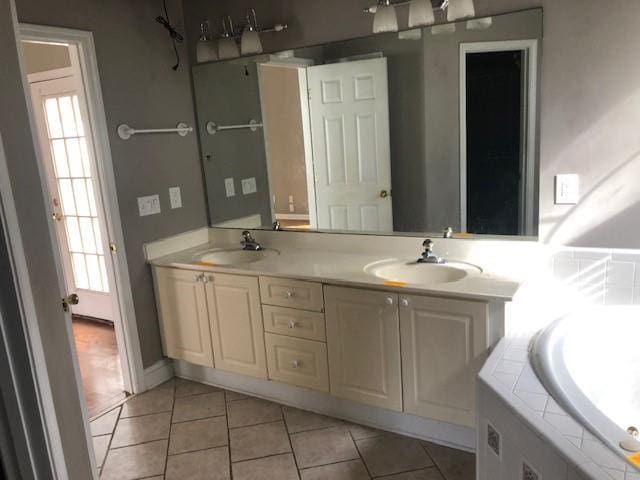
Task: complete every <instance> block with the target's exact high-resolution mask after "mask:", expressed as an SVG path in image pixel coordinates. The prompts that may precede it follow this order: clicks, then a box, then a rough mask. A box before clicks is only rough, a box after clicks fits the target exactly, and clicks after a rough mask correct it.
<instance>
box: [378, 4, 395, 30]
mask: <svg viewBox="0 0 640 480" xmlns="http://www.w3.org/2000/svg"><path fill="white" fill-rule="evenodd" d="M397 31H398V16H397V15H396V9H395V7H394V6H393V5H392V4H391V1H390V0H379V1H378V5H377V8H376V12H375V14H374V16H373V33H385V32H397Z"/></svg>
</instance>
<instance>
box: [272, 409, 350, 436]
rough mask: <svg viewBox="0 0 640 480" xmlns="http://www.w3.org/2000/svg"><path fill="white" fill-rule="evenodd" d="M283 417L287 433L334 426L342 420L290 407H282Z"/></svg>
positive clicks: (340, 423)
mask: <svg viewBox="0 0 640 480" xmlns="http://www.w3.org/2000/svg"><path fill="white" fill-rule="evenodd" d="M282 411H283V412H284V419H285V422H286V424H287V430H288V431H289V433H298V432H306V431H307V430H317V429H318V428H324V427H335V426H337V425H342V423H343V422H342V421H341V420H338V419H337V418H331V417H326V416H324V415H318V414H317V413H312V412H307V411H305V410H300V409H297V408H292V407H282Z"/></svg>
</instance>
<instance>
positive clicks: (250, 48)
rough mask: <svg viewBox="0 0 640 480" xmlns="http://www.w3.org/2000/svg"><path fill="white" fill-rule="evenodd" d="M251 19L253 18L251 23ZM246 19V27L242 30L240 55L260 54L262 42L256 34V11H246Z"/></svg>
mask: <svg viewBox="0 0 640 480" xmlns="http://www.w3.org/2000/svg"><path fill="white" fill-rule="evenodd" d="M251 17H253V23H252V22H251ZM246 18H247V25H246V26H245V27H244V30H242V37H241V40H240V52H241V53H242V55H250V54H255V53H262V42H261V41H260V34H259V33H258V18H257V16H256V11H255V10H254V9H253V8H250V9H248V10H247V15H246Z"/></svg>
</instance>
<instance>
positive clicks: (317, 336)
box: [262, 305, 327, 342]
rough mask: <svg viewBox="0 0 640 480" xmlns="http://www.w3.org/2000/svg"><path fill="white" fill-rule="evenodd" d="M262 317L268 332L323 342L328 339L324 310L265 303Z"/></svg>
mask: <svg viewBox="0 0 640 480" xmlns="http://www.w3.org/2000/svg"><path fill="white" fill-rule="evenodd" d="M262 318H263V319H264V330H265V331H266V332H271V333H280V334H282V335H288V336H291V337H299V338H306V339H309V340H320V341H321V342H325V341H326V339H327V336H326V331H325V323H324V313H322V312H309V311H306V310H297V309H294V308H286V307H274V306H272V305H263V306H262Z"/></svg>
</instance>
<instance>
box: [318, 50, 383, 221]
mask: <svg viewBox="0 0 640 480" xmlns="http://www.w3.org/2000/svg"><path fill="white" fill-rule="evenodd" d="M307 75H308V82H309V105H310V116H311V133H312V138H313V162H314V167H315V175H316V205H317V213H318V228H320V229H331V230H349V231H365V232H392V231H393V216H392V208H391V207H392V205H391V194H390V189H391V156H390V146H389V91H388V78H387V59H386V58H374V59H369V60H358V61H351V62H341V63H334V64H325V65H318V66H314V67H309V68H308V69H307Z"/></svg>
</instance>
